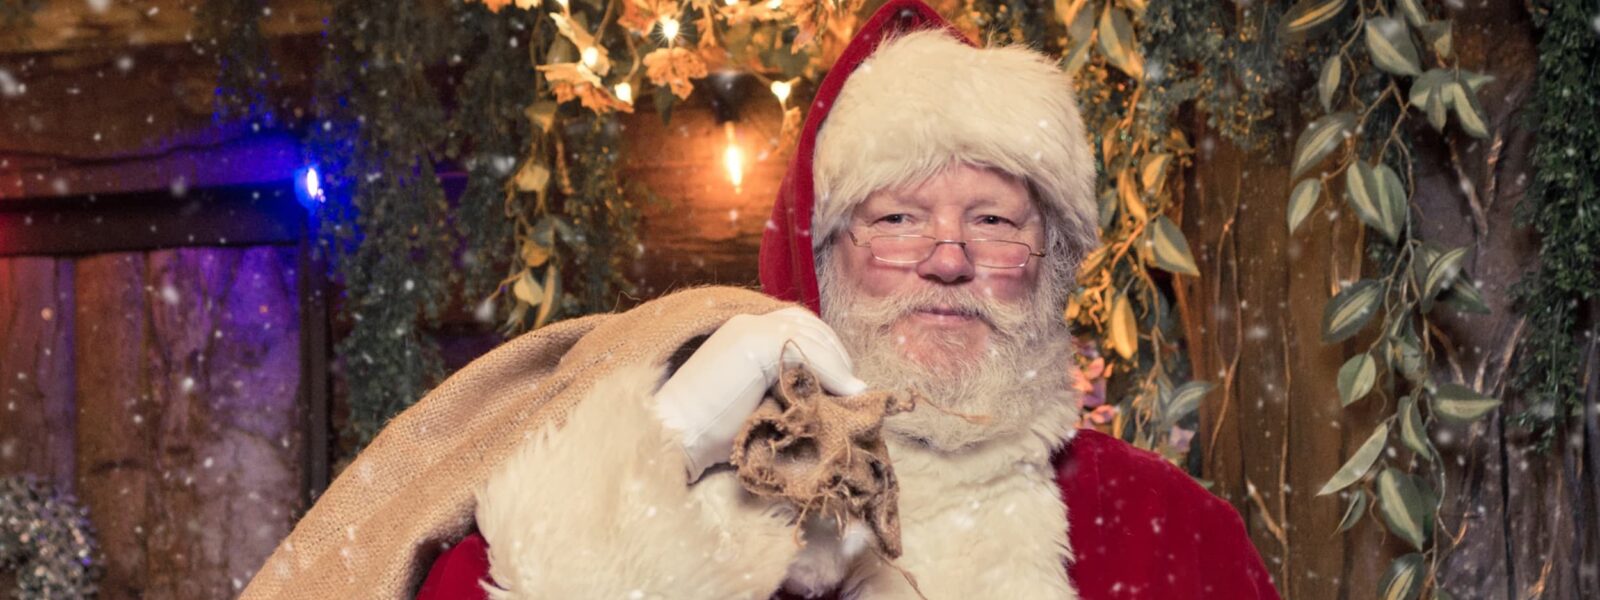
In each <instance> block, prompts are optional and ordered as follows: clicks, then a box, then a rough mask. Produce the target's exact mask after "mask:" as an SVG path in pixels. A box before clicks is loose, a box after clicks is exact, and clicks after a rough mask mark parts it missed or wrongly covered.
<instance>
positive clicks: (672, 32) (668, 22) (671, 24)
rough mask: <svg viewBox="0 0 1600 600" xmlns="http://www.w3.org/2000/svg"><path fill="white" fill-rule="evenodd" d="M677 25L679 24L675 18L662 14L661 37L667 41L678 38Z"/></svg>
mask: <svg viewBox="0 0 1600 600" xmlns="http://www.w3.org/2000/svg"><path fill="white" fill-rule="evenodd" d="M678 27H679V25H678V20H677V19H674V18H672V17H669V16H666V15H662V17H661V37H663V38H665V39H666V40H667V41H668V42H671V41H673V40H676V39H678Z"/></svg>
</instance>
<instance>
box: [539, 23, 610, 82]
mask: <svg viewBox="0 0 1600 600" xmlns="http://www.w3.org/2000/svg"><path fill="white" fill-rule="evenodd" d="M550 20H552V21H555V23H556V29H557V30H560V31H561V35H562V36H563V37H565V38H567V39H568V40H571V41H572V45H573V46H577V47H578V55H579V56H583V57H585V58H584V66H585V67H588V68H589V70H591V71H594V72H595V73H597V74H600V75H605V74H606V73H609V72H611V58H610V56H609V55H608V54H607V52H606V48H605V46H601V45H600V44H598V43H596V42H595V39H594V36H593V35H591V34H590V33H589V32H588V31H584V29H583V28H582V27H579V26H578V25H577V24H575V23H573V22H572V19H571V18H569V17H567V16H566V15H564V14H561V13H555V12H553V13H550ZM591 50H593V52H591ZM591 56H592V57H593V58H594V60H593V63H594V64H589V62H590V61H589V58H588V57H591Z"/></svg>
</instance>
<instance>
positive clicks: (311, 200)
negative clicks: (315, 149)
mask: <svg viewBox="0 0 1600 600" xmlns="http://www.w3.org/2000/svg"><path fill="white" fill-rule="evenodd" d="M294 179H295V181H294V184H295V185H294V191H295V194H296V195H298V196H299V197H300V204H302V205H305V207H306V208H309V209H313V210H314V209H316V207H317V205H318V204H322V203H323V202H326V201H327V197H326V196H324V195H323V193H322V176H321V175H320V174H318V173H317V167H316V166H307V167H306V168H304V169H301V170H300V171H299V173H298V174H297V176H296V177H295V178H294Z"/></svg>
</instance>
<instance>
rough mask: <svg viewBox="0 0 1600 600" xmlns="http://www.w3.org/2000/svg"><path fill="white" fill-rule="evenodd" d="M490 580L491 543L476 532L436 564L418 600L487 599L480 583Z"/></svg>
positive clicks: (423, 583) (419, 592)
mask: <svg viewBox="0 0 1600 600" xmlns="http://www.w3.org/2000/svg"><path fill="white" fill-rule="evenodd" d="M488 578H489V544H488V542H485V541H484V540H483V535H482V534H480V533H478V532H476V531H474V532H472V535H469V536H467V538H466V539H464V540H461V543H459V544H456V545H454V546H451V547H450V549H449V550H446V551H445V552H444V554H441V555H440V556H439V558H438V559H437V560H434V561H433V568H431V569H429V570H428V578H427V579H425V580H423V582H422V589H421V590H420V591H418V592H417V600H486V599H487V598H488V597H489V593H488V592H485V591H483V587H482V586H480V585H478V582H479V581H483V580H485V579H488Z"/></svg>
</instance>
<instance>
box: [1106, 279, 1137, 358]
mask: <svg viewBox="0 0 1600 600" xmlns="http://www.w3.org/2000/svg"><path fill="white" fill-rule="evenodd" d="M1106 328H1107V329H1109V330H1110V331H1109V333H1110V335H1109V336H1108V338H1107V341H1109V342H1110V343H1111V348H1112V349H1113V350H1116V351H1117V354H1119V355H1121V356H1122V358H1133V355H1134V353H1136V352H1138V351H1139V324H1138V321H1136V320H1135V319H1134V317H1133V303H1132V302H1129V301H1128V297H1127V296H1126V295H1123V294H1120V293H1119V294H1117V295H1116V297H1115V298H1112V300H1111V320H1110V322H1109V323H1107V324H1106Z"/></svg>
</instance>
